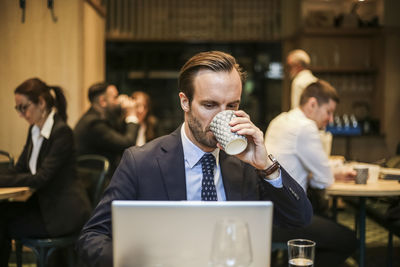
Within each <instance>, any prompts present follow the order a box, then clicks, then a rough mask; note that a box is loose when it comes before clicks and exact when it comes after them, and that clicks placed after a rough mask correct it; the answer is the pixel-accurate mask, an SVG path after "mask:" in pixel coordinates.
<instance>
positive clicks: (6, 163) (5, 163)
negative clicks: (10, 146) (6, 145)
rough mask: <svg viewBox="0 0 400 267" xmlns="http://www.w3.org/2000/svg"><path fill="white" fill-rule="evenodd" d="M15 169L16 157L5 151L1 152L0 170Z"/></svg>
mask: <svg viewBox="0 0 400 267" xmlns="http://www.w3.org/2000/svg"><path fill="white" fill-rule="evenodd" d="M12 168H14V156H13V155H12V154H10V153H8V152H6V151H4V150H0V169H12Z"/></svg>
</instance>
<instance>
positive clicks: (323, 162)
mask: <svg viewBox="0 0 400 267" xmlns="http://www.w3.org/2000/svg"><path fill="white" fill-rule="evenodd" d="M265 145H266V147H267V150H268V151H269V152H270V153H272V154H273V155H274V156H275V157H276V159H277V160H278V161H279V163H280V164H281V165H282V166H283V167H284V168H285V169H286V170H287V171H288V173H289V174H290V175H291V176H292V177H293V178H294V179H295V180H296V181H297V182H298V183H299V184H300V185H301V186H302V187H303V189H304V191H306V190H307V185H308V176H309V174H310V180H309V184H310V186H311V187H313V188H319V189H322V188H325V187H327V186H329V185H331V184H332V183H333V181H334V179H333V174H332V171H331V168H330V164H329V159H328V156H327V155H326V153H325V151H324V149H323V146H322V142H321V139H320V135H319V131H318V127H317V125H316V123H315V122H314V121H313V120H310V119H308V118H307V117H306V116H305V115H304V113H303V111H302V110H301V109H300V108H295V109H292V110H291V111H289V112H284V113H281V114H280V115H279V116H278V117H276V118H275V119H273V120H272V121H271V123H270V124H269V127H268V129H267V132H266V134H265Z"/></svg>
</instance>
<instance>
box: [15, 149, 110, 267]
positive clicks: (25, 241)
mask: <svg viewBox="0 0 400 267" xmlns="http://www.w3.org/2000/svg"><path fill="white" fill-rule="evenodd" d="M109 166H110V163H109V161H108V160H107V159H106V158H105V157H103V156H99V155H82V156H79V157H78V168H77V170H78V178H79V179H81V181H82V182H83V184H84V187H85V189H86V191H87V192H88V196H89V199H90V201H91V204H92V207H95V206H96V205H97V203H98V202H99V200H100V198H101V195H102V193H103V191H104V188H105V183H106V176H107V172H108V169H109ZM78 236H79V233H75V234H71V235H67V236H62V237H51V238H21V239H16V240H15V246H16V258H17V267H22V247H23V246H26V247H29V248H31V249H32V251H33V252H34V254H35V256H36V260H37V266H38V267H44V266H46V265H47V263H48V259H49V257H50V255H51V254H52V253H53V252H54V251H55V250H58V249H67V251H68V255H67V258H68V266H70V267H73V266H75V263H76V261H75V256H74V251H73V248H74V246H75V243H76V241H77V240H78Z"/></svg>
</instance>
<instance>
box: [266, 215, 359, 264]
mask: <svg viewBox="0 0 400 267" xmlns="http://www.w3.org/2000/svg"><path fill="white" fill-rule="evenodd" d="M296 238H302V239H309V240H312V241H315V242H316V250H315V261H314V266H324V267H330V266H332V267H338V266H341V265H342V264H343V263H344V262H345V260H346V259H347V258H348V257H349V256H351V255H352V254H353V253H354V252H355V250H356V249H357V244H358V242H357V238H356V233H355V232H354V231H352V230H350V229H349V228H347V227H345V226H343V225H339V224H337V223H335V222H334V221H332V220H329V219H326V218H323V217H320V216H317V215H316V216H314V217H313V219H312V222H311V224H310V225H309V226H307V227H303V228H295V229H286V228H278V227H274V228H273V234H272V240H273V242H285V243H286V242H287V241H288V240H290V239H296Z"/></svg>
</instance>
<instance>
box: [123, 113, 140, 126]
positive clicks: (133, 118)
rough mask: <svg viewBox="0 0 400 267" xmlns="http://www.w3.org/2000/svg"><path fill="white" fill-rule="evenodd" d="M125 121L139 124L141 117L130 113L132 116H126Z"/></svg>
mask: <svg viewBox="0 0 400 267" xmlns="http://www.w3.org/2000/svg"><path fill="white" fill-rule="evenodd" d="M125 123H136V124H138V123H139V119H138V118H137V117H136V116H134V115H130V116H128V117H126V118H125Z"/></svg>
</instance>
